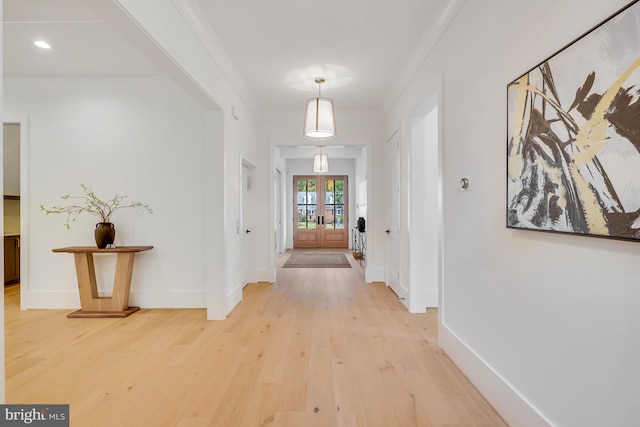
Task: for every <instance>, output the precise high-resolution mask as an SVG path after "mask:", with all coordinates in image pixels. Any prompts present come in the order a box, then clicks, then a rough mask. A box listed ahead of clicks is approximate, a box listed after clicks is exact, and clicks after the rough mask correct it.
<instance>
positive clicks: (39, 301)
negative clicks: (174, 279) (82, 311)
mask: <svg viewBox="0 0 640 427" xmlns="http://www.w3.org/2000/svg"><path fill="white" fill-rule="evenodd" d="M21 302H22V303H21V308H22V309H23V310H28V309H53V310H56V309H59V310H65V309H75V310H77V309H79V308H80V296H79V295H78V291H29V290H26V291H23V292H22V294H21ZM206 303H207V295H206V292H205V291H201V290H195V291H131V294H130V295H129V304H130V305H132V306H140V307H143V308H206Z"/></svg>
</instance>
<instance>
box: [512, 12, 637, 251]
mask: <svg viewBox="0 0 640 427" xmlns="http://www.w3.org/2000/svg"><path fill="white" fill-rule="evenodd" d="M507 109H508V113H507V128H508V130H507V137H508V140H507V227H509V228H517V229H526V230H539V231H552V232H559V233H571V234H579V235H586V236H596V237H610V238H616V239H626V240H640V3H639V2H638V1H634V2H632V3H630V4H629V5H627V6H626V7H625V8H623V9H622V10H620V11H618V12H616V13H615V14H614V15H612V16H611V17H609V18H607V20H605V21H604V22H603V23H601V24H599V25H598V26H597V27H595V28H594V29H592V30H590V31H589V32H588V33H586V34H585V35H583V36H581V37H580V38H579V39H577V40H576V41H574V42H572V43H571V44H570V45H568V46H567V47H565V48H563V49H562V50H561V51H559V52H558V53H556V54H554V55H553V56H551V57H549V58H548V59H546V60H545V61H544V62H542V63H541V64H539V65H537V66H536V67H535V68H533V69H531V70H530V71H529V72H527V73H526V74H524V75H523V76H521V77H519V78H517V79H516V80H514V81H513V82H512V83H510V84H509V85H508V86H507Z"/></svg>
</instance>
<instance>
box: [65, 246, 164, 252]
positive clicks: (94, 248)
mask: <svg viewBox="0 0 640 427" xmlns="http://www.w3.org/2000/svg"><path fill="white" fill-rule="evenodd" d="M149 249H153V246H117V247H115V248H107V249H100V248H98V247H97V246H68V247H66V248H57V249H53V252H68V253H84V254H86V253H109V252H142V251H148V250H149Z"/></svg>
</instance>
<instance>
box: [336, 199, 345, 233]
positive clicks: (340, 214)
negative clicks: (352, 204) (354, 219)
mask: <svg viewBox="0 0 640 427" xmlns="http://www.w3.org/2000/svg"><path fill="white" fill-rule="evenodd" d="M335 212H336V219H335V221H334V223H335V228H336V229H344V205H336V210H335Z"/></svg>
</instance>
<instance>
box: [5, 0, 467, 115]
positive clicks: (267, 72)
mask: <svg viewBox="0 0 640 427" xmlns="http://www.w3.org/2000/svg"><path fill="white" fill-rule="evenodd" d="M104 1H108V0H104ZM176 3H179V5H180V7H182V8H187V9H190V10H191V11H194V12H195V13H196V14H197V16H200V17H202V18H204V19H205V20H206V21H208V23H209V24H210V28H211V29H212V30H213V32H214V33H215V36H217V38H218V40H219V41H220V42H221V44H222V46H223V47H224V49H225V50H226V52H227V54H228V57H229V58H230V59H231V61H232V63H233V65H234V66H235V69H236V70H237V72H238V74H239V75H240V77H241V78H242V79H243V81H244V83H245V84H246V86H247V87H248V89H249V91H250V93H251V94H252V96H253V98H254V99H255V101H256V102H257V104H258V106H259V107H260V108H261V109H262V110H263V111H278V110H297V109H300V108H302V107H301V105H303V104H304V101H305V100H306V99H307V98H309V97H311V96H314V95H315V94H316V92H317V85H316V84H315V83H314V82H313V80H314V78H315V77H316V76H323V77H325V78H326V79H327V82H326V83H325V84H324V85H323V95H325V96H327V97H330V98H333V100H334V103H335V105H336V110H337V111H340V110H367V111H370V110H380V109H382V107H383V105H384V103H385V102H388V98H389V96H390V93H391V92H392V91H393V88H394V84H395V85H396V86H397V81H398V79H399V77H401V76H402V75H403V74H404V75H407V76H410V75H411V67H412V66H413V67H417V66H419V65H420V62H421V60H420V58H419V56H417V55H416V53H418V54H422V55H425V54H426V52H428V46H427V51H425V43H426V44H428V42H429V41H430V40H431V41H433V40H436V39H437V37H438V36H439V33H440V32H441V31H442V30H443V22H445V21H446V16H445V15H447V14H449V15H451V14H452V13H454V11H452V9H453V8H452V7H451V4H452V3H456V1H455V0H328V1H324V2H319V1H317V0H269V1H264V0H215V1H211V0H179V1H178V0H176ZM457 3H460V1H457ZM3 7H4V45H3V53H4V75H5V76H105V75H149V74H158V73H159V72H160V71H159V69H158V68H157V67H156V66H155V65H154V64H153V63H152V62H151V61H149V60H147V59H146V56H145V54H144V52H143V54H141V52H138V51H137V50H136V49H135V48H134V47H133V46H132V45H131V44H129V43H128V42H127V40H125V39H124V37H123V36H121V35H120V34H119V32H118V31H116V30H114V29H113V28H111V27H110V26H109V25H108V24H107V23H105V22H104V20H103V19H102V17H101V16H99V14H98V13H97V12H95V11H94V10H93V9H91V7H90V6H89V2H88V1H85V0H3ZM36 38H43V39H46V40H48V41H49V42H50V43H51V44H52V46H53V48H52V49H51V50H50V51H42V50H40V49H38V48H36V47H35V46H33V41H34V40H35V39H36ZM422 59H424V58H422ZM392 96H393V94H391V97H392Z"/></svg>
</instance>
